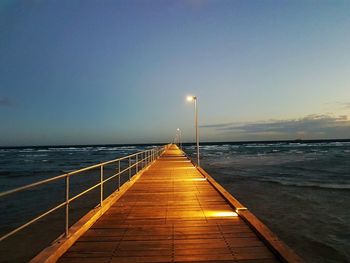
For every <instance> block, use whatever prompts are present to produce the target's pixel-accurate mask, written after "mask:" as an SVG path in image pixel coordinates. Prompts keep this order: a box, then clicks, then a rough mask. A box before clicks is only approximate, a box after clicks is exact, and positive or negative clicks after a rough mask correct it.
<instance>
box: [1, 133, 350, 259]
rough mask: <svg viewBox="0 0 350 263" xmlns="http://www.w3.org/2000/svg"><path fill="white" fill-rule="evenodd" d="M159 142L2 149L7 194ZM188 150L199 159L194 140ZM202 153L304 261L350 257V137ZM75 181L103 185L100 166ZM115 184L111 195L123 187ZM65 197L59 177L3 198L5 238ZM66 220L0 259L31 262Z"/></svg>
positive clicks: (30, 234)
mask: <svg viewBox="0 0 350 263" xmlns="http://www.w3.org/2000/svg"><path fill="white" fill-rule="evenodd" d="M156 146H157V145H90V146H59V147H58V146H46V147H17V148H10V147H7V148H0V192H3V191H6V190H9V189H12V188H15V187H19V186H22V185H26V184H29V183H33V182H36V181H38V180H43V179H48V178H51V177H53V176H56V175H60V174H62V173H65V172H67V171H73V170H76V169H79V168H83V167H86V166H90V165H93V164H96V163H100V162H103V161H107V160H111V159H115V158H117V157H121V156H125V155H128V154H132V153H135V152H138V151H142V150H145V149H150V148H152V147H156ZM182 147H183V150H184V151H185V152H186V153H187V155H188V156H189V157H190V158H191V159H192V160H193V161H194V162H195V160H196V148H195V145H193V144H184V145H182ZM200 158H201V166H202V167H203V168H204V169H205V170H206V171H207V172H209V173H210V174H211V175H212V177H214V178H215V179H216V180H217V181H218V182H219V183H220V184H221V185H222V186H224V187H225V189H227V190H228V191H229V192H230V193H231V194H232V195H233V196H235V197H236V198H237V199H238V200H239V201H240V202H241V203H243V204H244V205H245V206H246V207H248V209H249V210H250V211H251V212H252V213H254V214H255V215H256V216H257V217H258V218H259V219H260V220H261V221H263V222H264V223H265V224H266V225H267V226H268V227H269V228H270V229H271V230H272V231H273V232H274V233H275V234H277V236H278V237H280V238H281V239H282V240H283V241H284V242H285V243H286V244H287V245H288V246H290V247H291V248H292V249H293V250H295V251H296V252H297V253H298V254H299V255H300V256H301V257H302V258H303V259H304V260H305V262H350V141H344V140H342V141H281V142H236V143H203V144H201V146H200ZM113 169H114V168H113V167H112V168H111V170H113ZM124 176H127V175H124ZM76 178H77V179H74V180H75V181H74V180H73V181H72V182H71V184H72V192H73V193H74V191H75V192H76V193H78V192H79V190H81V189H83V188H84V187H88V186H91V185H93V184H94V183H96V182H98V180H99V171H98V170H95V171H89V172H87V173H85V174H82V175H77V176H76ZM124 179H125V178H124ZM124 179H122V182H123V181H125V180H124ZM110 183H111V184H110V186H109V188H108V187H106V188H107V189H106V191H107V193H106V195H107V194H108V191H109V192H112V191H113V189H115V187H116V185H117V182H116V181H113V180H110ZM74 187H75V188H74ZM98 190H99V189H96V191H92V192H91V193H89V194H87V195H86V196H85V197H84V198H85V199H83V200H81V201H77V202H76V203H75V204H74V205H73V204H72V206H71V208H70V209H71V210H72V212H71V215H70V217H71V221H70V225H72V224H73V223H74V221H75V220H77V219H79V218H80V217H81V216H82V215H84V213H86V212H87V211H89V210H90V209H91V208H93V207H95V206H96V205H98V202H99V192H98ZM64 197H65V182H64V181H60V182H54V183H51V184H49V185H46V186H41V187H37V188H33V189H32V190H30V191H25V192H23V193H17V194H13V195H11V196H8V197H3V198H0V200H1V201H0V235H3V234H4V233H6V232H8V231H10V230H12V229H14V228H15V227H18V226H19V225H20V224H22V223H24V222H26V221H28V220H29V219H31V218H33V217H34V216H36V215H38V214H39V213H42V212H45V211H46V210H47V209H49V208H52V207H53V206H54V205H57V204H58V203H59V202H63V201H64ZM63 210H64V209H63ZM64 218H65V215H64V211H57V212H55V213H53V214H52V215H50V216H48V217H47V218H44V219H42V220H40V221H39V222H38V223H35V224H34V225H32V226H30V227H28V228H26V229H25V230H23V231H21V232H20V233H18V234H16V235H14V236H13V237H10V238H8V239H7V240H5V241H3V242H1V243H0V262H27V261H28V260H29V259H30V258H32V257H33V256H34V255H35V254H37V253H38V252H39V251H40V250H42V249H43V248H44V247H46V246H47V245H48V244H49V243H50V242H52V241H53V240H55V239H56V238H57V237H58V236H59V235H61V234H62V233H63V232H64ZM33 240H35V242H33Z"/></svg>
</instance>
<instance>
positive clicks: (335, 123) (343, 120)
mask: <svg viewBox="0 0 350 263" xmlns="http://www.w3.org/2000/svg"><path fill="white" fill-rule="evenodd" d="M201 127H202V128H209V129H215V130H217V131H221V132H236V133H244V134H247V135H249V134H250V135H266V136H268V137H273V136H274V135H275V136H277V135H292V136H293V135H294V136H295V135H298V136H301V137H304V136H308V135H312V137H315V136H317V135H318V136H330V137H332V136H334V137H338V136H346V134H347V137H349V136H350V120H348V118H347V116H345V115H342V116H332V115H308V116H306V117H303V118H299V119H288V120H268V121H261V122H254V123H232V122H231V123H221V124H209V125H203V126H201Z"/></svg>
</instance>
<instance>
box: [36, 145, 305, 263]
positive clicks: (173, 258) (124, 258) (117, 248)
mask: <svg viewBox="0 0 350 263" xmlns="http://www.w3.org/2000/svg"><path fill="white" fill-rule="evenodd" d="M123 187H124V186H123ZM123 187H122V188H123ZM104 202H105V204H104V206H103V208H104V210H103V211H101V210H99V213H98V216H95V215H90V216H89V217H87V218H82V219H81V220H80V221H79V222H78V223H77V224H75V225H74V226H72V227H71V228H70V230H69V231H70V232H69V235H68V236H67V237H62V238H61V240H58V241H57V242H55V243H54V244H53V245H52V246H50V247H48V248H46V249H45V250H43V251H42V252H41V253H39V254H38V255H37V256H36V257H35V258H34V259H32V261H31V262H56V261H57V262H60V263H74V262H76V263H78V262H79V263H80V262H81V263H84V262H96V263H110V262H113V263H126V262H130V263H132V262H207V263H209V262H210V263H214V262H242V263H243V262H244V263H248V262H254V263H262V262H264V263H272V262H302V260H301V259H300V258H299V257H298V256H297V255H296V254H295V253H294V252H293V251H292V250H291V249H290V248H289V247H288V246H286V245H285V244H284V243H283V242H282V241H281V240H279V239H278V238H277V237H276V236H275V235H274V234H273V233H272V232H271V231H270V230H269V229H268V228H267V227H266V226H265V225H264V224H263V223H262V222H261V221H259V220H258V219H257V218H256V217H255V216H254V215H253V214H252V213H250V212H249V210H248V209H247V208H245V207H244V206H243V205H242V204H240V203H239V202H238V201H237V200H236V199H235V198H234V197H233V196H231V195H230V194H229V193H228V192H226V191H225V189H224V188H223V187H222V186H221V185H219V184H218V183H217V182H216V181H215V180H214V179H213V178H212V177H211V176H210V175H209V174H207V173H206V172H205V171H204V170H203V169H201V168H198V167H195V165H193V164H192V162H191V161H190V160H189V159H188V158H187V157H186V156H185V154H184V153H183V152H182V151H181V150H180V149H179V148H178V147H177V146H176V145H171V146H170V147H167V149H166V150H165V151H164V152H163V153H162V155H161V156H160V157H159V158H158V159H156V160H154V161H153V163H152V164H151V165H150V166H149V167H148V168H147V169H145V170H144V171H143V172H142V173H139V174H138V175H136V176H134V178H133V179H132V181H131V182H130V183H128V184H126V185H125V187H124V188H123V189H121V191H119V192H118V194H117V195H116V196H112V198H111V199H107V200H105V201H104Z"/></svg>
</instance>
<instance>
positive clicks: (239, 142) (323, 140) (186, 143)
mask: <svg viewBox="0 0 350 263" xmlns="http://www.w3.org/2000/svg"><path fill="white" fill-rule="evenodd" d="M321 142H350V139H313V140H300V139H295V140H268V141H218V142H200V144H201V145H216V144H230V145H231V144H236V145H242V144H255V143H261V144H268V143H321ZM164 144H166V142H164V143H131V144H125V143H123V144H67V145H64V144H63V145H27V146H0V149H25V148H34V149H42V148H69V147H111V146H112V147H123V146H145V145H164ZM182 144H183V145H187V146H188V145H195V143H194V142H183V143H182Z"/></svg>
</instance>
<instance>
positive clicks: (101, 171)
mask: <svg viewBox="0 0 350 263" xmlns="http://www.w3.org/2000/svg"><path fill="white" fill-rule="evenodd" d="M100 184H101V185H100V189H101V191H100V206H101V207H102V203H103V165H101V168H100Z"/></svg>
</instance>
